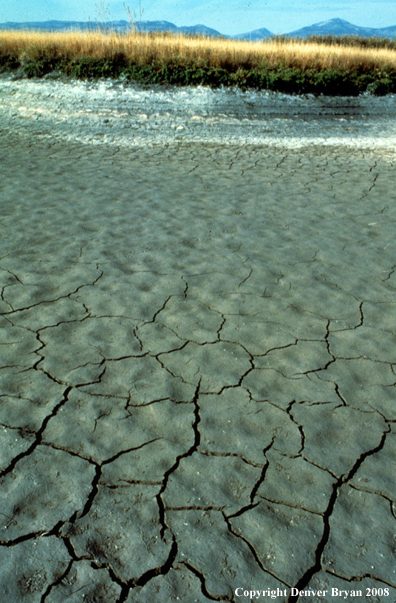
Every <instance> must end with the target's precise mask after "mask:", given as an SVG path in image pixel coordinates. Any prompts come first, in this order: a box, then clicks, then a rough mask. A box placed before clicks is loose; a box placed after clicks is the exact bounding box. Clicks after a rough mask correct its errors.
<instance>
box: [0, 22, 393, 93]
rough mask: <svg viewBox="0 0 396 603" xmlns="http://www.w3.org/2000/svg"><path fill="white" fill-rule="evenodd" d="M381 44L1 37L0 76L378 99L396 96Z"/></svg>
mask: <svg viewBox="0 0 396 603" xmlns="http://www.w3.org/2000/svg"><path fill="white" fill-rule="evenodd" d="M341 41H343V43H341ZM386 42H387V44H388V45H385V42H384V41H383V40H378V39H372V38H353V39H351V38H348V39H345V38H335V37H331V36H324V37H321V38H320V39H318V38H317V37H316V38H315V39H312V38H311V39H308V40H290V39H283V38H277V39H274V40H270V41H265V42H263V43H253V42H238V41H230V40H213V39H208V38H191V37H189V38H188V37H183V36H172V35H169V34H168V35H164V34H138V33H136V32H131V33H130V34H128V35H127V36H121V35H119V34H114V33H113V34H107V35H105V34H101V33H99V32H94V33H92V32H90V33H87V32H84V33H82V32H68V33H63V34H61V33H55V34H43V33H39V32H0V72H3V73H4V72H9V71H14V72H15V71H16V72H17V74H19V75H20V76H21V77H28V78H32V77H38V78H41V77H44V76H49V74H53V77H57V76H62V75H64V76H68V77H75V78H85V79H87V78H88V79H99V78H121V79H122V80H124V81H130V82H132V81H135V82H140V83H143V84H173V85H179V86H186V85H199V84H202V85H205V86H211V87H219V86H222V85H223V86H239V87H240V88H242V89H247V88H255V89H260V90H262V89H266V90H273V91H279V92H286V93H290V94H302V93H313V94H326V95H347V96H353V95H358V94H360V93H362V92H367V91H368V92H371V93H372V94H376V95H383V94H387V93H389V92H396V50H395V46H396V43H394V42H392V41H390V40H387V41H386Z"/></svg>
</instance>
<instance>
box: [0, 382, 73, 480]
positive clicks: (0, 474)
mask: <svg viewBox="0 0 396 603" xmlns="http://www.w3.org/2000/svg"><path fill="white" fill-rule="evenodd" d="M71 390H72V387H71V386H69V387H67V388H66V389H65V391H64V392H63V398H62V399H61V401H60V402H58V404H57V405H56V406H54V408H53V409H52V412H51V413H50V414H49V415H48V416H47V417H45V419H44V421H43V422H42V424H41V427H40V429H39V430H38V431H37V432H36V439H35V441H34V442H33V443H32V444H31V445H30V446H29V448H28V449H27V450H25V452H21V453H20V454H18V455H17V456H16V457H15V458H13V460H12V461H11V463H10V464H9V465H8V467H7V468H6V469H4V470H2V471H0V478H2V477H4V476H5V475H7V474H8V473H11V471H13V470H14V469H15V467H16V465H17V463H18V462H19V461H20V460H21V459H23V458H25V457H26V456H29V455H30V454H32V452H33V451H34V450H35V449H36V448H37V446H38V445H39V444H41V441H42V439H43V433H44V431H45V430H46V428H47V425H48V423H49V422H50V420H51V419H52V418H53V417H54V416H55V415H56V414H57V412H58V411H59V409H60V408H62V406H64V405H65V404H66V402H67V401H68V396H69V393H70V392H71Z"/></svg>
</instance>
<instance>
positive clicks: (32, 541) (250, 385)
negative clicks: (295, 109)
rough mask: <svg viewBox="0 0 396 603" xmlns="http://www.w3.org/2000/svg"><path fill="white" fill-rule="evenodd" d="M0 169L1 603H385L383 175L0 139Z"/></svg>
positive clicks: (346, 165) (256, 152)
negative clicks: (261, 595)
mask: <svg viewBox="0 0 396 603" xmlns="http://www.w3.org/2000/svg"><path fill="white" fill-rule="evenodd" d="M0 166H1V174H0V175H1V180H0V197H1V217H0V220H1V222H0V223H1V243H0V246H1V252H0V279H1V288H0V290H1V295H0V312H1V316H0V323H1V330H0V337H1V340H0V349H1V365H0V438H1V446H0V451H1V452H0V471H1V489H0V496H1V505H0V509H1V524H2V525H1V528H2V530H1V541H0V560H1V563H0V592H1V594H2V597H3V598H4V600H7V602H8V603H20V601H22V600H23V601H24V603H61V602H62V603H63V602H65V601H67V602H68V603H69V602H70V603H78V602H82V601H85V602H86V601H89V602H92V603H94V602H95V603H97V602H102V601H103V602H106V603H118V602H120V603H122V602H124V601H126V602H127V603H135V602H136V603H137V602H141V603H143V602H147V601H150V602H154V603H160V602H161V603H162V602H165V601H176V600H179V601H182V602H186V603H187V602H191V601H198V602H208V601H242V600H243V601H245V600H248V598H247V597H243V596H237V594H238V593H239V594H240V593H241V591H240V590H239V591H237V593H236V592H235V591H236V589H238V588H239V589H240V588H242V589H243V590H245V589H248V590H250V589H252V588H254V589H255V590H259V589H261V590H264V589H278V588H279V589H281V591H282V592H283V593H284V594H282V595H281V596H279V597H278V598H277V600H278V601H279V602H280V603H286V601H294V600H296V599H297V597H295V596H294V597H293V595H292V594H291V592H292V591H291V589H292V588H298V589H300V590H301V589H305V590H307V589H313V590H317V589H321V590H326V589H327V590H328V592H329V593H330V591H331V588H337V589H339V590H342V591H346V590H347V591H348V592H352V591H353V592H358V591H359V590H361V591H362V592H363V596H365V594H366V588H371V589H373V588H374V589H377V591H376V592H381V593H383V592H385V589H389V590H388V592H389V596H386V597H381V596H380V597H377V599H371V600H380V601H385V600H386V601H388V600H391V599H392V600H393V599H395V597H396V570H395V563H394V555H395V553H394V551H395V532H396V519H395V516H396V515H395V507H396V486H395V480H394V479H392V472H391V467H392V464H393V460H394V456H395V443H396V439H395V419H396V406H395V382H396V370H395V367H396V345H395V343H396V298H395V290H396V259H395V258H396V238H395V236H394V232H395V221H396V203H395V196H396V195H395V192H394V191H395V187H394V186H393V185H392V179H393V174H394V167H393V160H392V158H390V156H389V153H388V154H382V153H381V150H379V149H377V150H375V151H367V150H365V149H360V150H359V149H357V148H350V147H347V146H338V147H329V146H325V145H322V146H320V145H319V146H318V145H316V146H306V147H304V148H302V149H299V150H298V152H296V151H295V150H290V149H289V148H287V147H283V148H282V147H279V148H278V147H276V148H275V147H273V146H272V147H271V146H265V145H261V146H257V145H256V146H254V145H242V146H240V147H238V146H235V145H234V146H224V145H223V146H222V145H219V144H214V143H195V144H191V143H190V144H183V143H182V142H181V143H179V144H176V145H163V144H162V145H157V146H152V147H150V148H144V147H134V148H126V147H122V146H116V145H106V144H100V145H99V144H98V145H95V144H91V145H87V144H83V143H79V142H75V141H74V142H72V141H65V140H59V139H56V138H54V139H49V138H45V139H44V138H40V136H39V135H38V133H37V132H36V131H33V132H31V134H30V135H28V134H27V131H26V130H23V133H22V134H21V132H18V131H16V132H12V131H10V130H8V131H6V130H3V132H2V136H1V138H0ZM328 598H329V600H330V599H331V596H330V594H329V595H328ZM310 600H314V599H313V598H312V597H311V598H310ZM349 600H351V601H361V600H362V598H361V597H360V596H359V594H357V595H356V596H355V595H353V594H351V595H350V596H349Z"/></svg>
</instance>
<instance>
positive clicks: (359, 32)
mask: <svg viewBox="0 0 396 603" xmlns="http://www.w3.org/2000/svg"><path fill="white" fill-rule="evenodd" d="M134 26H135V28H136V29H137V30H138V31H172V32H174V33H182V34H187V35H188V34H190V35H197V34H199V35H204V36H209V37H212V38H230V39H236V40H252V41H260V40H263V39H265V38H271V37H273V36H274V35H275V34H274V33H272V32H271V31H269V29H266V28H265V27H263V28H262V29H255V30H253V31H249V32H247V33H243V34H238V35H235V36H227V35H224V34H221V33H220V32H219V31H217V30H216V29H211V28H210V27H206V25H192V26H190V27H185V26H183V27H177V25H175V24H174V23H170V22H169V21H137V22H136V23H135V24H134ZM98 27H99V28H100V29H103V30H115V31H119V32H127V31H128V30H129V29H130V27H131V25H130V23H129V21H109V22H108V23H98V22H95V23H94V22H92V21H85V22H84V21H28V22H25V23H16V22H11V21H7V23H0V29H3V30H4V29H17V30H18V29H19V30H21V29H39V30H43V31H68V30H70V29H76V30H88V29H97V28H98ZM328 34H331V35H333V36H362V37H369V38H370V37H374V36H375V37H380V38H391V39H393V38H396V25H394V26H391V27H382V28H374V27H359V26H358V25H353V24H352V23H349V22H348V21H345V20H344V19H330V20H329V21H322V22H320V23H314V24H313V25H310V26H308V27H303V28H301V29H297V30H295V31H291V32H289V33H285V34H282V35H285V36H288V37H293V38H306V37H308V36H312V35H328Z"/></svg>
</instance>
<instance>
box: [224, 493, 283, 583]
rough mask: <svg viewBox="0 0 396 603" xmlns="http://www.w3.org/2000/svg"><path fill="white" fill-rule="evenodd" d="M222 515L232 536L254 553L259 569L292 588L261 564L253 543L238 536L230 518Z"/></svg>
mask: <svg viewBox="0 0 396 603" xmlns="http://www.w3.org/2000/svg"><path fill="white" fill-rule="evenodd" d="M258 504H259V503H257V504H256V505H253V507H255V506H257V505H258ZM222 515H223V517H224V520H225V522H226V524H227V528H228V530H229V532H231V534H233V536H235V537H236V538H239V539H240V540H242V541H243V542H244V543H245V544H246V545H247V547H248V548H249V550H250V552H251V553H252V555H253V557H254V559H255V561H256V563H257V565H258V566H259V568H260V569H261V570H262V571H263V572H265V573H266V574H269V575H270V576H272V577H273V578H275V579H276V580H278V582H281V583H282V584H284V585H285V586H287V587H289V588H290V585H289V584H286V582H284V581H283V580H281V578H279V576H277V575H276V574H274V573H272V572H270V571H269V570H268V569H266V568H265V567H264V566H263V564H262V563H261V561H260V559H259V556H258V554H257V552H256V549H255V548H254V546H253V545H252V543H251V542H249V540H247V538H245V537H244V536H242V534H238V532H235V531H234V530H233V528H232V525H231V522H230V521H229V518H228V517H227V516H226V515H225V514H224V513H222ZM231 517H232V516H230V518H231ZM234 517H237V515H235V516H234Z"/></svg>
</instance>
